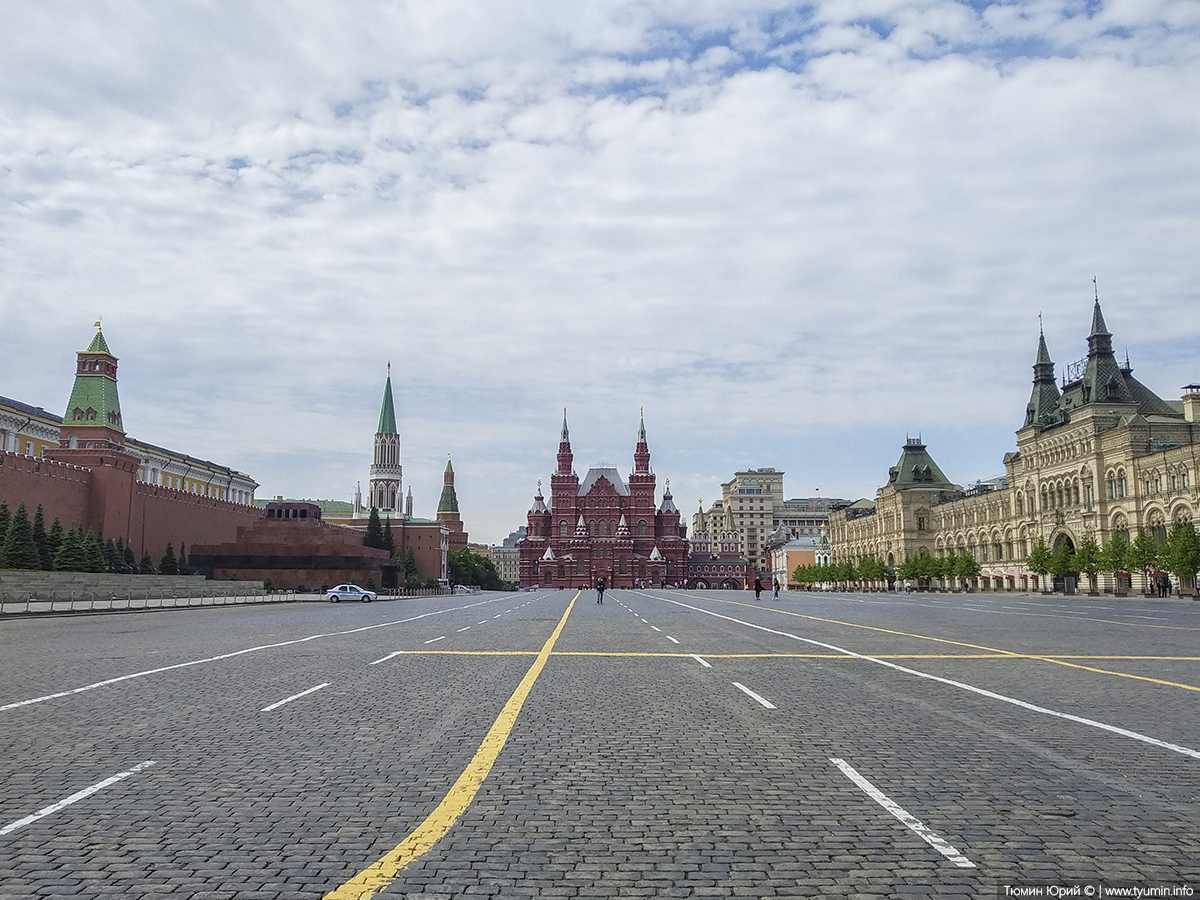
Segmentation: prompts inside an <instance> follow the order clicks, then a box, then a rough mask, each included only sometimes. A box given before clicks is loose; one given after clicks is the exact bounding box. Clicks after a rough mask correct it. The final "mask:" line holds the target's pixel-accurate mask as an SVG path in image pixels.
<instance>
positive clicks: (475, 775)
mask: <svg viewBox="0 0 1200 900" xmlns="http://www.w3.org/2000/svg"><path fill="white" fill-rule="evenodd" d="M578 598H579V593H578V592H576V594H575V596H574V597H572V598H571V602H570V603H568V604H567V609H566V611H565V612H564V613H563V614H562V618H561V619H559V620H558V626H557V627H556V628H555V629H554V632H553V633H552V634H551V635H550V637H549V638H548V639H547V640H546V643H545V644H543V645H542V650H541V652H540V653H538V655H537V659H535V660H534V661H533V665H532V666H530V667H529V671H528V672H526V673H525V677H524V678H522V679H521V683H520V684H518V685H517V689H516V690H515V691H513V693H512V696H511V697H509V698H508V702H507V703H505V704H504V709H502V710H501V711H500V715H499V717H498V718H497V719H496V721H495V722H494V723H492V727H491V728H490V729H489V730H488V733H487V735H486V736H485V737H484V739H483V743H481V744H480V745H479V749H478V750H476V751H475V755H474V756H473V757H472V758H471V761H470V762H469V763H468V764H467V767H466V768H465V769H464V770H463V773H462V774H461V775H459V776H458V780H457V781H455V782H454V784H452V785H451V786H450V790H449V791H448V792H447V793H446V796H445V797H444V798H442V802H441V803H439V804H438V805H437V808H436V809H434V811H433V812H431V813H430V814H429V815H428V816H427V817H426V818H425V821H424V822H422V823H421V824H420V825H418V826H417V827H416V829H415V830H414V831H413V832H412V833H411V834H410V835H409V836H408V837H406V838H405V839H404V840H403V841H401V842H400V843H399V844H397V845H396V847H394V848H393V849H392V850H391V851H390V852H388V853H387V854H385V855H384V856H383V857H382V858H381V859H379V860H377V861H376V862H374V863H372V864H371V865H370V866H368V867H367V868H365V869H363V871H361V872H359V873H358V874H357V875H355V876H354V877H353V878H351V879H350V880H349V881H347V882H346V883H345V884H342V885H341V886H340V887H336V888H334V889H333V890H332V891H330V892H329V893H328V894H326V895H325V897H324V900H367V898H369V897H373V896H375V894H377V893H378V892H379V891H381V890H383V889H384V888H386V887H387V886H388V885H389V884H391V883H392V882H393V881H395V880H396V879H397V878H398V877H399V875H400V872H401V871H403V869H404V867H405V866H407V865H408V864H409V863H411V862H413V861H414V860H416V859H418V858H419V857H421V856H422V855H424V854H425V853H426V852H427V851H428V850H429V849H430V848H431V847H433V845H434V844H436V843H437V842H438V841H439V840H441V839H442V837H444V836H445V834H446V832H448V831H449V830H450V829H451V828H452V827H453V826H454V823H455V822H457V821H458V817H459V816H461V815H462V814H463V813H464V812H466V809H467V807H468V806H470V805H471V801H472V800H474V799H475V795H476V794H477V793H479V788H480V787H482V786H483V781H484V779H485V778H487V776H488V772H490V771H491V770H492V765H493V764H494V763H495V762H496V758H497V757H498V756H499V755H500V751H501V750H503V749H504V744H505V742H506V741H507V740H508V736H509V734H510V733H512V729H513V725H515V724H516V721H517V715H518V714H519V713H520V712H521V707H522V706H524V705H525V700H526V698H527V697H528V696H529V692H530V691H531V690H532V689H533V684H534V682H535V681H537V678H538V676H539V675H540V674H541V673H542V669H544V668H545V667H546V662H547V660H549V659H550V651H551V650H553V649H554V643H555V642H556V641H557V640H558V637H559V635H560V634H562V630H563V628H564V627H565V626H566V624H567V617H568V616H569V615H571V609H572V608H573V607H574V606H575V601H576V600H577V599H578Z"/></svg>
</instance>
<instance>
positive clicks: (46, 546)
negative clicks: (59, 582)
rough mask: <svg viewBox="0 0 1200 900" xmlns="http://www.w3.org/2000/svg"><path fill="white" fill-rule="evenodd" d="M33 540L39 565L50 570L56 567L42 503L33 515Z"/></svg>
mask: <svg viewBox="0 0 1200 900" xmlns="http://www.w3.org/2000/svg"><path fill="white" fill-rule="evenodd" d="M33 542H34V544H36V545H37V551H38V566H39V567H40V568H41V569H42V570H43V571H46V572H48V571H50V570H51V569H52V568H54V555H53V554H52V553H51V552H50V535H48V534H46V517H45V515H44V514H43V513H42V505H41V504H40V503H39V504H38V508H37V512H36V513H35V514H34V516H33Z"/></svg>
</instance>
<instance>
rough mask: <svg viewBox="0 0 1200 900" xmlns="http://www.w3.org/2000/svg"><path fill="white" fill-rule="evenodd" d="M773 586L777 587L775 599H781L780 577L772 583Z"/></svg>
mask: <svg viewBox="0 0 1200 900" xmlns="http://www.w3.org/2000/svg"><path fill="white" fill-rule="evenodd" d="M772 587H774V588H775V599H776V600H778V599H779V579H778V578H776V579H775V581H774V583H773V584H772Z"/></svg>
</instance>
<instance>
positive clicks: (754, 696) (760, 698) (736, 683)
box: [732, 681, 778, 709]
mask: <svg viewBox="0 0 1200 900" xmlns="http://www.w3.org/2000/svg"><path fill="white" fill-rule="evenodd" d="M732 684H733V686H734V687H735V688H737V689H738V690H739V691H741V692H742V693H743V694H745V695H746V696H747V697H750V698H751V699H754V700H757V701H758V702H759V703H761V704H762V705H763V706H765V707H766V708H767V709H778V707H777V706H776V705H775V704H774V703H772V702H771V701H770V700H768V699H767V698H766V697H764V696H762V694H756V693H754V691H752V690H750V688H748V687H746V686H745V685H744V684H742V683H741V682H740V681H734V682H732Z"/></svg>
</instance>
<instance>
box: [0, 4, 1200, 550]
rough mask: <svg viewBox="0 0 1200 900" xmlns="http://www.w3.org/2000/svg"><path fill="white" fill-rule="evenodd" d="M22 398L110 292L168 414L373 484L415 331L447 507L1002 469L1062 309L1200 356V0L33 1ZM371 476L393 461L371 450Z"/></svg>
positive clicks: (13, 168)
mask: <svg viewBox="0 0 1200 900" xmlns="http://www.w3.org/2000/svg"><path fill="white" fill-rule="evenodd" d="M5 19H6V21H5V25H4V28H3V29H0V394H4V395H6V396H10V397H14V398H17V399H19V400H22V401H25V402H27V403H32V404H35V405H39V406H45V407H46V408H48V409H51V410H53V411H55V412H59V413H61V411H62V408H63V407H64V404H65V403H66V400H67V397H68V395H69V393H70V387H71V378H72V367H73V364H74V353H75V352H76V351H77V350H80V349H83V348H84V347H86V346H87V344H88V342H89V341H90V340H91V336H92V334H93V333H94V330H93V329H92V327H91V323H92V322H93V321H95V319H96V318H97V317H98V316H103V321H104V332H105V336H106V337H107V339H108V341H109V344H110V346H111V347H112V349H113V352H114V353H115V354H116V355H117V356H118V357H120V360H121V364H120V385H121V399H122V405H123V412H124V418H125V423H126V427H127V428H128V430H129V433H130V434H131V435H132V436H135V437H138V438H141V439H143V440H147V441H151V442H153V443H156V444H160V445H165V446H169V447H172V448H175V449H178V450H181V451H184V452H188V453H191V454H193V455H196V456H200V457H204V458H208V459H213V460H216V461H218V462H221V463H224V464H226V465H230V466H233V467H234V468H237V469H240V470H242V471H244V472H248V473H249V474H251V475H252V476H253V477H255V478H256V479H257V480H258V481H259V482H260V483H261V485H262V486H261V488H260V489H259V496H273V495H276V494H283V495H286V496H289V497H320V498H332V499H346V500H348V499H350V497H351V494H352V492H353V490H354V486H355V483H356V482H358V481H363V482H365V480H366V474H367V467H368V466H369V464H370V459H371V444H372V435H373V433H374V430H375V425H376V421H377V419H378V415H379V404H380V399H381V396H382V390H383V380H384V376H385V369H386V365H387V363H388V362H389V361H390V362H391V364H392V373H393V380H394V385H395V389H396V403H397V409H396V412H397V417H398V421H399V424H400V430H401V434H402V441H403V462H404V474H405V481H406V484H407V485H411V487H412V489H413V494H414V497H415V502H416V512H417V514H418V515H428V516H431V515H432V514H433V512H434V509H435V507H436V503H437V497H438V494H439V492H440V485H441V470H442V468H443V467H444V465H445V459H446V454H447V453H451V454H452V455H453V459H454V465H455V469H456V471H457V473H458V492H459V499H460V504H461V507H462V510H463V517H464V520H465V522H466V524H467V527H468V530H469V531H470V533H471V536H472V539H475V540H483V541H488V542H496V541H499V540H500V539H501V538H502V537H504V535H506V534H507V533H508V532H509V531H511V530H512V529H513V528H515V527H517V526H518V525H520V524H523V522H524V515H525V511H526V510H527V509H528V507H529V505H530V500H531V497H532V494H533V492H534V489H535V486H536V481H537V479H538V478H544V479H548V476H549V474H550V472H551V471H552V469H553V466H554V455H555V452H556V450H557V441H558V431H559V426H560V424H561V419H562V410H563V408H564V407H566V408H568V410H569V418H570V424H571V433H572V438H573V442H574V448H575V455H576V467H577V469H578V470H579V472H580V474H581V475H582V474H583V472H584V471H585V470H586V468H587V467H588V466H589V465H591V464H593V463H596V462H600V461H607V462H610V463H614V464H616V465H619V466H620V467H621V468H622V469H623V470H628V468H630V467H631V466H632V451H633V444H634V439H635V436H636V431H637V424H638V411H639V409H641V408H644V409H645V420H646V428H647V432H648V434H649V438H650V448H651V451H652V453H653V459H652V464H653V466H654V468H655V470H656V472H657V473H658V475H659V483H660V486H661V484H662V481H663V479H664V478H670V479H671V482H672V488H673V491H674V494H675V497H676V501H677V503H678V504H679V506H680V507H681V508H682V509H684V510H685V512H690V511H691V510H694V509H695V506H696V502H697V499H698V498H701V497H703V498H704V499H705V502H706V505H707V503H708V502H709V501H710V500H712V499H714V498H715V497H717V496H719V491H720V488H719V485H720V482H721V481H723V480H728V478H729V477H730V476H731V474H732V473H733V472H734V471H735V470H737V469H742V468H746V467H757V466H774V467H776V468H778V469H783V470H785V471H786V472H787V476H786V492H787V494H788V496H793V497H800V496H811V495H812V494H814V493H816V492H817V491H818V490H819V492H820V493H821V494H822V495H825V496H840V497H848V498H856V497H860V496H864V495H866V496H873V494H874V491H875V489H876V488H877V487H878V486H879V485H880V484H881V483H882V482H883V481H884V480H886V472H887V468H888V466H890V465H892V464H893V463H894V462H895V460H896V458H897V457H898V456H899V452H900V446H901V444H902V443H903V442H904V439H905V436H906V435H908V434H914V435H915V434H917V433H920V434H921V435H922V436H923V437H924V439H925V441H926V443H927V444H928V445H929V447H930V451H931V452H932V453H933V455H934V458H935V459H937V461H938V462H939V464H940V465H941V467H942V468H943V469H944V470H945V471H946V473H947V475H949V476H950V477H951V478H952V479H955V480H957V481H960V482H968V481H974V480H975V479H978V478H987V477H991V476H994V475H998V474H1001V473H1002V471H1003V466H1002V463H1001V458H1002V456H1003V454H1004V452H1005V451H1007V450H1010V449H1012V448H1013V447H1014V446H1015V442H1014V437H1013V431H1014V429H1015V428H1016V427H1017V426H1018V425H1020V424H1021V421H1022V417H1023V410H1024V406H1025V403H1026V401H1027V399H1028V394H1029V388H1030V379H1031V377H1032V372H1031V369H1030V366H1031V365H1032V363H1033V360H1034V355H1035V350H1036V344H1037V334H1038V315H1039V313H1040V314H1041V315H1042V316H1043V321H1044V326H1045V333H1046V338H1047V341H1048V344H1049V347H1050V352H1051V354H1052V356H1053V357H1054V359H1055V361H1056V362H1057V363H1058V364H1059V373H1060V374H1061V372H1062V369H1063V366H1064V365H1065V364H1066V363H1069V362H1072V361H1074V360H1076V359H1078V358H1080V357H1082V356H1084V355H1085V353H1086V344H1085V337H1086V333H1087V328H1088V324H1089V322H1090V318H1091V305H1092V296H1093V284H1092V278H1093V276H1095V277H1096V278H1097V279H1098V285H1099V291H1100V299H1101V302H1102V303H1103V305H1104V312H1105V316H1106V319H1107V322H1108V325H1109V328H1110V330H1111V331H1112V332H1113V333H1114V335H1115V337H1114V344H1115V346H1116V347H1117V348H1118V352H1119V353H1121V354H1122V355H1123V354H1124V352H1125V351H1126V349H1127V350H1128V353H1129V356H1130V358H1131V360H1132V362H1133V365H1134V368H1135V371H1136V373H1137V376H1138V377H1139V378H1140V379H1141V380H1143V381H1144V382H1145V383H1147V384H1148V385H1149V386H1151V387H1152V388H1154V389H1155V390H1157V391H1158V392H1159V393H1160V394H1162V395H1163V396H1165V397H1167V398H1177V397H1178V396H1179V387H1180V386H1182V385H1184V384H1187V383H1190V382H1197V381H1200V354H1198V353H1197V339H1198V338H1200V277H1198V276H1200V179H1198V178H1197V167H1198V162H1200V149H1198V148H1200V65H1198V63H1200V4H1197V3H1196V2H1195V0H1114V2H1094V0H1079V2H1074V0H1068V2H1060V0H1015V2H1005V3H985V2H962V3H960V2H948V0H817V2H812V3H805V4H801V5H788V4H784V3H771V2H766V0H762V2H757V0H687V2H682V0H640V2H625V0H616V2H608V0H593V2H586V3H562V2H559V0H555V2H549V0H507V2H498V3H481V2H475V3H465V2H458V0H422V2H420V3H416V2H402V3H393V2H370V3H368V2H353V0H343V2H340V3H337V4H318V3H303V2H291V3H286V2H285V3H257V2H237V3H233V2H228V3H226V2H220V0H208V2H174V3H154V4H140V3H130V2H107V3H106V2H95V3H89V4H86V5H83V6H80V5H79V4H75V3H65V2H52V0H47V2H39V3H25V2H17V3H10V4H7V5H6V8H5ZM364 487H365V484H364Z"/></svg>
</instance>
